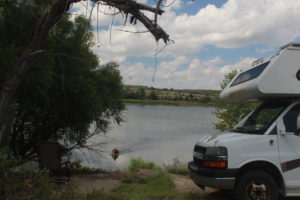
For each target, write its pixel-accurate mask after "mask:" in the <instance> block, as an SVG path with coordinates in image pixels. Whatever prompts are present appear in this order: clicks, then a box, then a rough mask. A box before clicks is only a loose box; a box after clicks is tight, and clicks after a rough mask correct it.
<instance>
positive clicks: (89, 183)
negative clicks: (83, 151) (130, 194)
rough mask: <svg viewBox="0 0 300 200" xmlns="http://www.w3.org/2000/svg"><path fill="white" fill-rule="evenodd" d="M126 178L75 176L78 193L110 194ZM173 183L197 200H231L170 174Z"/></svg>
mask: <svg viewBox="0 0 300 200" xmlns="http://www.w3.org/2000/svg"><path fill="white" fill-rule="evenodd" d="M137 173H138V174H139V175H142V176H145V177H148V176H153V175H155V174H157V172H156V171H151V170H139V171H138V172H137ZM126 176H128V174H127V173H124V172H113V173H109V174H93V175H78V176H76V179H77V183H78V189H79V192H80V193H87V192H90V191H92V190H93V189H98V190H99V189H103V190H104V191H106V192H110V191H112V190H113V189H115V188H116V187H118V186H120V185H121V184H122V181H123V180H124V179H125V178H126ZM170 176H171V178H172V179H173V181H174V183H175V188H176V191H177V192H178V193H188V192H192V193H196V194H199V200H200V199H201V200H232V199H233V197H232V195H229V194H226V193H222V192H219V191H217V190H213V189H206V190H205V191H204V190H201V189H200V188H199V187H197V186H196V185H195V184H194V183H193V181H192V180H191V179H190V178H189V177H188V176H182V175H175V174H170Z"/></svg>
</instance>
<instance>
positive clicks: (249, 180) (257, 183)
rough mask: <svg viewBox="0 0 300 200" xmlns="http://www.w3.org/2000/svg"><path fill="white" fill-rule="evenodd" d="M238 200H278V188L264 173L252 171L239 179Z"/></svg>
mask: <svg viewBox="0 0 300 200" xmlns="http://www.w3.org/2000/svg"><path fill="white" fill-rule="evenodd" d="M236 199H237V200H278V186H277V183H276V181H275V180H274V178H273V177H272V176H271V175H269V174H268V173H266V172H264V171H259V170H255V171H250V172H247V173H245V174H243V175H242V176H241V177H239V179H238V181H237V184H236Z"/></svg>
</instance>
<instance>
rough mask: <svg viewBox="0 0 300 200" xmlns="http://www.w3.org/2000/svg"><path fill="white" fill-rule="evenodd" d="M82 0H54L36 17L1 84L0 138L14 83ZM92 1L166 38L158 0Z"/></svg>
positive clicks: (18, 80)
mask: <svg viewBox="0 0 300 200" xmlns="http://www.w3.org/2000/svg"><path fill="white" fill-rule="evenodd" d="M80 1H83V0H55V1H54V3H53V4H52V6H51V8H49V10H48V11H47V12H45V14H44V15H43V16H42V17H41V18H40V19H39V20H38V21H37V24H36V27H35V29H34V30H33V31H32V38H31V40H30V41H29V42H28V44H27V46H26V47H25V48H24V49H23V50H22V52H21V53H20V55H19V56H18V57H17V58H16V59H15V62H14V64H13V67H12V69H11V70H10V72H9V74H8V75H7V77H6V79H5V81H4V82H3V84H2V86H1V91H0V138H1V136H2V132H3V130H4V128H5V126H4V125H5V119H6V117H7V114H8V110H9V106H10V102H11V99H12V98H13V97H14V95H15V94H16V91H17V89H18V87H19V86H20V84H21V82H22V81H23V79H24V77H25V76H26V73H28V71H29V68H30V63H31V62H32V60H33V59H34V58H35V57H37V56H39V55H41V54H43V53H45V50H44V49H43V48H42V47H43V43H44V42H45V40H46V39H47V37H48V34H49V32H50V30H51V29H52V28H53V27H54V26H55V25H56V24H57V23H58V22H59V20H60V19H61V18H62V17H63V15H64V13H65V12H67V11H68V10H69V9H70V7H71V5H72V4H74V3H77V2H80ZM90 1H91V2H93V3H96V4H97V3H101V5H104V6H110V7H114V8H116V9H118V10H119V11H120V12H121V13H123V14H124V15H125V16H126V18H127V17H129V18H130V22H131V23H135V22H136V21H137V20H138V21H140V22H141V23H142V24H143V25H144V26H145V27H146V28H147V29H148V31H149V32H150V33H151V34H152V35H153V36H154V38H155V39H156V41H158V40H160V39H162V40H163V41H164V42H165V43H167V42H169V40H170V39H169V35H168V34H167V33H166V32H165V31H164V30H163V29H162V28H161V27H160V26H159V25H158V24H157V16H158V15H161V14H162V13H163V12H164V11H163V10H162V9H161V8H160V6H161V4H162V0H158V1H157V4H156V5H155V6H149V5H146V4H142V3H138V2H136V1H135V0H90ZM5 2H6V1H1V2H0V7H4V6H5ZM146 11H147V12H152V13H154V17H153V19H152V20H151V19H149V18H148V17H147V16H146V15H144V12H146Z"/></svg>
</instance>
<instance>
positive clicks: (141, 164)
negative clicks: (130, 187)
mask: <svg viewBox="0 0 300 200" xmlns="http://www.w3.org/2000/svg"><path fill="white" fill-rule="evenodd" d="M138 169H152V170H160V167H159V166H157V165H155V164H154V163H153V162H146V161H144V160H142V158H140V157H138V158H132V159H131V161H130V165H129V166H128V171H130V172H134V171H136V170H138Z"/></svg>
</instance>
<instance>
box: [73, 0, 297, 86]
mask: <svg viewBox="0 0 300 200" xmlns="http://www.w3.org/2000/svg"><path fill="white" fill-rule="evenodd" d="M140 2H143V3H146V2H147V1H146V0H140ZM149 2H151V1H148V3H149ZM168 2H171V0H168ZM84 4H85V3H83V4H76V5H75V7H76V8H77V10H78V13H83V14H85V13H86V8H85V7H84ZM181 6H184V4H183V3H182V1H179V0H176V1H175V4H173V5H172V7H168V8H165V10H166V12H165V13H164V14H163V15H162V16H159V18H158V22H159V24H160V25H161V26H162V27H163V28H164V29H165V30H166V32H167V33H168V34H169V35H170V37H171V38H172V39H173V40H175V43H174V44H172V45H169V46H168V47H167V48H166V49H164V51H163V52H161V53H160V54H159V57H166V56H167V57H168V60H169V59H170V58H173V61H168V62H162V63H159V66H158V68H157V72H156V76H155V79H156V81H155V82H154V83H152V76H153V72H154V69H153V68H149V67H148V66H145V65H144V64H143V63H134V64H129V63H127V64H126V58H127V57H128V56H138V57H140V56H149V57H153V56H154V54H155V51H156V42H155V40H154V38H153V36H152V35H151V34H150V33H142V34H134V33H129V32H123V31H119V30H117V29H123V30H124V29H125V30H128V31H132V32H135V31H143V30H145V28H144V27H143V26H142V25H141V24H140V23H138V24H137V25H136V26H133V25H128V23H127V25H126V26H125V27H124V26H123V25H122V24H123V23H124V18H123V17H122V16H121V15H117V16H115V18H114V21H115V23H114V26H112V31H111V33H112V34H110V30H109V29H107V27H109V26H110V25H111V22H112V16H109V15H103V14H101V13H98V24H99V25H101V26H102V29H101V30H100V31H99V38H100V41H99V43H100V47H94V48H93V51H94V52H95V53H96V54H97V55H98V56H99V59H100V61H101V63H105V62H108V61H110V60H114V61H118V62H121V64H122V67H121V71H122V74H123V75H124V80H125V83H127V84H141V85H153V86H159V87H173V88H176V87H177V88H218V87H219V82H220V81H221V80H222V78H223V76H224V74H226V73H228V72H229V71H231V70H232V69H233V68H234V67H237V66H238V65H243V66H246V65H247V63H250V61H252V60H253V58H244V59H242V60H240V61H238V62H237V63H236V64H234V65H226V66H223V67H220V66H221V64H222V60H221V59H220V58H219V57H218V55H215V56H214V58H212V59H209V60H206V61H203V60H200V59H199V58H197V57H193V55H195V53H199V52H201V51H203V50H204V48H205V46H206V45H213V46H216V47H223V48H239V47H245V46H247V45H254V44H261V45H263V46H264V45H266V46H267V48H263V49H257V51H258V52H261V53H264V52H267V51H269V50H272V49H273V47H277V46H281V45H282V44H285V43H288V42H290V41H292V40H294V39H295V38H296V37H299V36H300V31H299V30H300V29H299V28H300V12H299V10H300V0H284V1H283V0H251V1H249V0H228V1H227V2H226V3H225V4H224V5H223V6H222V7H220V8H217V7H215V6H214V5H208V6H206V7H205V8H202V9H199V11H198V12H197V13H195V14H188V13H185V14H180V15H178V14H177V13H176V9H180V8H181ZM100 9H101V11H102V12H106V13H113V10H112V9H110V8H108V7H103V6H100ZM95 11H96V9H94V12H93V14H92V20H93V21H92V23H93V24H94V25H96V22H97V13H96V12H95ZM147 16H149V17H153V14H152V13H150V14H147ZM103 27H104V29H103ZM95 34H96V31H95ZM96 38H97V37H96ZM110 38H111V43H110ZM96 43H97V41H96ZM159 45H160V46H159V48H161V47H162V46H163V44H162V43H160V44H159ZM182 65H186V66H188V68H187V69H182V68H181V67H180V66H182Z"/></svg>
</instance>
